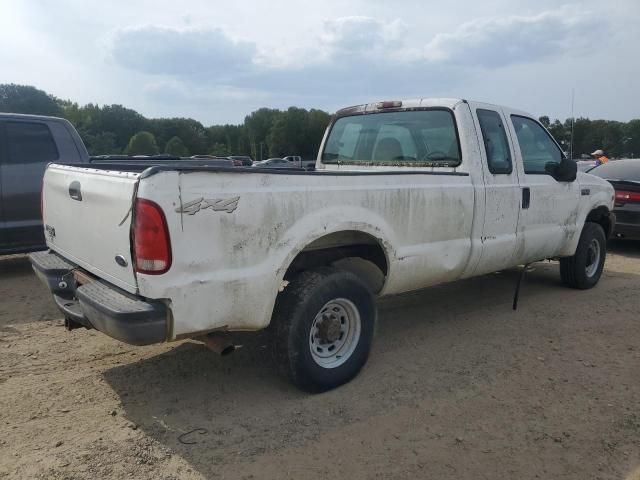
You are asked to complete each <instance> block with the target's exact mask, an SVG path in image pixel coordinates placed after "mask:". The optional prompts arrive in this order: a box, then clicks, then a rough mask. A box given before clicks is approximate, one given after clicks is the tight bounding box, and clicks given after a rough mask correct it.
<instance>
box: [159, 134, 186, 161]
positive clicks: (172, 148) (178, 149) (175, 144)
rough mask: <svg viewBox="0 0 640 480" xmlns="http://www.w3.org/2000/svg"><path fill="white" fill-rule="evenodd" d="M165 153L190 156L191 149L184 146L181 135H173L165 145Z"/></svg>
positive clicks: (175, 155)
mask: <svg viewBox="0 0 640 480" xmlns="http://www.w3.org/2000/svg"><path fill="white" fill-rule="evenodd" d="M164 153H166V154H168V155H173V156H174V157H188V156H189V150H187V147H185V146H184V143H182V140H181V139H180V137H171V138H170V139H169V141H168V142H167V144H166V145H165V146H164Z"/></svg>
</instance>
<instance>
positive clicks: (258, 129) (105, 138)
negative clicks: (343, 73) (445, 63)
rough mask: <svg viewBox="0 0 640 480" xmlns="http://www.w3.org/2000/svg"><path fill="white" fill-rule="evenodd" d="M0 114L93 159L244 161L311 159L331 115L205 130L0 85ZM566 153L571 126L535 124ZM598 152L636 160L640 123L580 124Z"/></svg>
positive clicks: (265, 114)
mask: <svg viewBox="0 0 640 480" xmlns="http://www.w3.org/2000/svg"><path fill="white" fill-rule="evenodd" d="M0 112H12V113H30V114H37V115H52V116H57V117H63V118H66V119H67V120H69V121H70V122H71V123H72V124H73V125H74V126H75V127H76V129H77V130H78V133H79V134H80V136H81V137H82V140H83V141H84V143H85V145H86V146H87V149H88V150H89V153H90V154H91V155H109V154H126V155H153V154H159V153H167V154H169V155H177V156H190V155H203V154H208V155H217V156H228V155H249V156H251V158H253V159H261V158H268V157H282V156H285V155H300V156H302V157H303V158H308V159H312V158H315V156H316V154H317V151H318V148H319V146H320V142H321V140H322V135H323V133H324V130H325V128H326V127H327V125H328V124H329V120H330V114H329V113H327V112H324V111H322V110H318V109H310V110H306V109H304V108H297V107H290V108H289V109H287V110H278V109H272V108H260V109H258V110H256V111H254V112H252V113H251V114H249V115H247V116H246V117H245V118H244V122H243V123H242V124H239V125H233V124H225V125H212V126H209V127H205V126H204V125H202V123H200V122H198V121H196V120H193V119H191V118H146V117H144V116H143V115H141V114H139V113H138V112H136V111H135V110H132V109H130V108H126V107H123V106H122V105H103V106H99V105H95V104H92V103H89V104H87V105H78V103H76V102H72V101H70V100H62V99H59V98H56V97H54V96H53V95H50V94H47V93H46V92H44V91H42V90H39V89H37V88H35V87H32V86H27V85H15V84H0ZM540 122H541V123H542V124H544V125H545V127H547V128H548V129H549V131H550V132H551V134H552V135H553V136H554V137H555V138H556V140H557V141H558V142H559V143H560V144H561V145H562V147H563V149H564V150H565V151H567V152H569V151H570V149H571V137H572V133H571V130H572V128H571V127H572V126H571V123H572V122H571V119H567V120H565V121H564V122H561V121H560V120H558V119H556V120H554V121H553V122H552V121H551V120H550V119H549V117H547V116H543V117H540ZM596 149H603V150H604V151H605V152H606V153H607V154H608V155H609V156H610V157H613V158H621V157H638V156H640V119H635V120H631V121H629V122H618V121H614V120H590V119H588V118H577V119H575V122H574V125H573V157H574V158H580V156H581V155H588V154H589V153H590V152H592V151H594V150H596Z"/></svg>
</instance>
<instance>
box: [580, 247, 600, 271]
mask: <svg viewBox="0 0 640 480" xmlns="http://www.w3.org/2000/svg"><path fill="white" fill-rule="evenodd" d="M599 265H600V242H598V240H596V239H595V238H594V239H593V240H591V243H589V247H588V248H587V262H586V266H585V267H584V271H585V273H586V275H587V277H593V276H594V275H595V274H596V272H597V271H598V266H599Z"/></svg>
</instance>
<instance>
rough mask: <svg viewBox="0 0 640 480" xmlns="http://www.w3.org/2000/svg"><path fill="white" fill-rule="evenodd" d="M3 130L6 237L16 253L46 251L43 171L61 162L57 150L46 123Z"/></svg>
mask: <svg viewBox="0 0 640 480" xmlns="http://www.w3.org/2000/svg"><path fill="white" fill-rule="evenodd" d="M4 127H5V128H4V132H5V140H6V142H4V143H5V145H6V147H5V152H6V154H5V161H4V162H3V163H2V165H0V179H1V180H0V181H1V182H2V195H3V197H2V200H3V201H2V205H3V212H4V222H5V237H6V240H7V242H8V245H9V248H12V249H15V250H20V249H31V248H37V247H40V246H41V247H43V248H44V245H45V240H44V233H43V228H42V219H41V216H40V191H41V189H42V178H43V174H44V170H45V168H46V166H47V164H48V163H49V162H52V161H55V160H57V159H58V149H57V148H56V144H55V142H54V140H53V136H52V135H51V131H50V130H49V127H48V126H47V124H46V123H43V122H38V121H22V120H15V121H14V120H9V121H6V122H5V124H4Z"/></svg>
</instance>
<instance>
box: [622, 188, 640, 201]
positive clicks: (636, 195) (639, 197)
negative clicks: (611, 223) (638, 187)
mask: <svg viewBox="0 0 640 480" xmlns="http://www.w3.org/2000/svg"><path fill="white" fill-rule="evenodd" d="M616 203H640V192H629V191H626V190H616Z"/></svg>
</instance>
